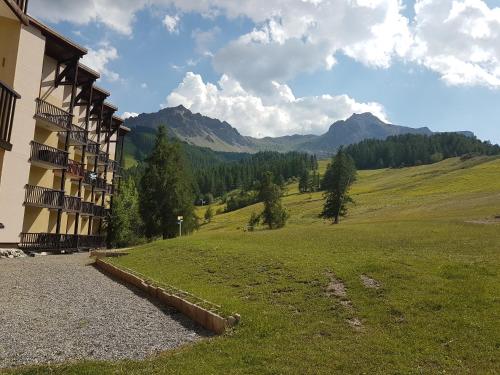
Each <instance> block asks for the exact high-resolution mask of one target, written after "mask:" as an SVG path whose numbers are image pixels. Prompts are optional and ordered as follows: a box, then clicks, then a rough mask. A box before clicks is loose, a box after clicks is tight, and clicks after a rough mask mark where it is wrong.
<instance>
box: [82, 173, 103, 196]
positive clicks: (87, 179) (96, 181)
mask: <svg viewBox="0 0 500 375" xmlns="http://www.w3.org/2000/svg"><path fill="white" fill-rule="evenodd" d="M83 183H84V184H86V185H91V186H93V187H94V189H95V190H99V191H106V180H104V179H103V178H101V177H98V176H97V174H96V173H95V172H90V171H86V172H85V176H84V177H83Z"/></svg>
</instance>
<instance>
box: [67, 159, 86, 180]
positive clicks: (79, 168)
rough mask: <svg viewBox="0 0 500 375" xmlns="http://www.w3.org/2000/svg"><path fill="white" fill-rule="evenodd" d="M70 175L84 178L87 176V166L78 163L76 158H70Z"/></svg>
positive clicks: (68, 169)
mask: <svg viewBox="0 0 500 375" xmlns="http://www.w3.org/2000/svg"><path fill="white" fill-rule="evenodd" d="M66 172H67V173H68V175H70V176H73V177H76V178H83V177H84V176H85V168H84V167H83V164H82V163H78V162H77V161H74V160H68V168H67V169H66Z"/></svg>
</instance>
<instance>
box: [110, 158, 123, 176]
mask: <svg viewBox="0 0 500 375" xmlns="http://www.w3.org/2000/svg"><path fill="white" fill-rule="evenodd" d="M108 168H109V169H108V171H109V172H114V174H115V177H116V176H121V175H122V174H123V172H122V167H121V165H120V163H118V162H117V161H116V160H109V162H108Z"/></svg>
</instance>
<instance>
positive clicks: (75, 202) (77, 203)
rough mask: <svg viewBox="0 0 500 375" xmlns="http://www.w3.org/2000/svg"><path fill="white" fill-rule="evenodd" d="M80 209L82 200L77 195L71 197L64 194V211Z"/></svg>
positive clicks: (77, 210) (78, 210)
mask: <svg viewBox="0 0 500 375" xmlns="http://www.w3.org/2000/svg"><path fill="white" fill-rule="evenodd" d="M81 209H82V200H81V198H78V197H71V196H68V195H66V196H65V197H64V211H66V212H80V210H81Z"/></svg>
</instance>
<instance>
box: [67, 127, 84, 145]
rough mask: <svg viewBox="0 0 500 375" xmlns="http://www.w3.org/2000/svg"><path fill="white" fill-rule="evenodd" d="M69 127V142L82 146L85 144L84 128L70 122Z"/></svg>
mask: <svg viewBox="0 0 500 375" xmlns="http://www.w3.org/2000/svg"><path fill="white" fill-rule="evenodd" d="M69 129H70V130H69V143H70V144H72V145H82V146H83V145H85V144H87V132H86V131H85V129H84V128H81V127H79V126H76V125H73V124H71V125H70V127H69Z"/></svg>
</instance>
